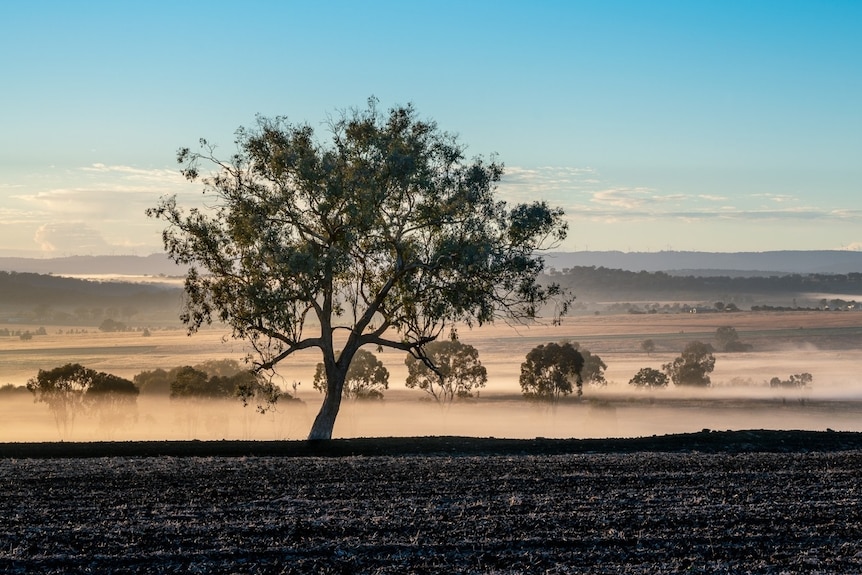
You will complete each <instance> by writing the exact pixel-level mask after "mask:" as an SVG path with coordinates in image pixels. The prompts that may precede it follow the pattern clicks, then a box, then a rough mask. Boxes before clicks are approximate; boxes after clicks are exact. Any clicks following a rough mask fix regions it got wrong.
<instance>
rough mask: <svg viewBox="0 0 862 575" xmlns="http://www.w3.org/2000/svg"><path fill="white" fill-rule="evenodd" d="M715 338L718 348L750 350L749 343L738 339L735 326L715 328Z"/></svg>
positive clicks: (728, 350)
mask: <svg viewBox="0 0 862 575" xmlns="http://www.w3.org/2000/svg"><path fill="white" fill-rule="evenodd" d="M715 339H716V340H717V341H718V348H719V349H721V350H724V351H727V352H738V351H751V349H752V345H751V344H749V343H743V342H741V341H739V334H738V333H737V332H736V328H733V327H730V326H722V327H720V328H718V329H716V330H715Z"/></svg>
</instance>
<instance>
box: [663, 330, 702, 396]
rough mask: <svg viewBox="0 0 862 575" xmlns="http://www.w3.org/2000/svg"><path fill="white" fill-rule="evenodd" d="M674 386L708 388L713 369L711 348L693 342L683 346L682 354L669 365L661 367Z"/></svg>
mask: <svg viewBox="0 0 862 575" xmlns="http://www.w3.org/2000/svg"><path fill="white" fill-rule="evenodd" d="M662 369H663V370H664V371H665V373H667V375H668V377H669V378H670V379H671V381H673V383H674V385H686V386H698V387H708V386H709V385H710V383H711V382H710V379H709V374H710V373H712V370H713V369H715V356H714V355H713V354H712V346H711V345H709V344H705V343H702V342H699V341H693V342H691V343H689V344H688V345H686V346H685V348H684V349H683V350H682V353H681V354H680V355H679V357H677V358H676V359H674V360H673V361H672V362H670V363H666V364H664V365H663V366H662Z"/></svg>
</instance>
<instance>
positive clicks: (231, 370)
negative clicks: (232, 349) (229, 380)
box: [194, 358, 246, 377]
mask: <svg viewBox="0 0 862 575" xmlns="http://www.w3.org/2000/svg"><path fill="white" fill-rule="evenodd" d="M194 368H195V369H197V370H200V371H203V372H204V373H206V374H207V375H209V376H214V375H217V376H221V377H229V376H231V375H236V374H238V373H240V372H242V371H246V368H245V367H244V366H243V365H242V364H240V362H239V361H238V360H236V359H233V358H226V359H208V360H206V361H202V362H201V363H198V364H196V365H195V366H194Z"/></svg>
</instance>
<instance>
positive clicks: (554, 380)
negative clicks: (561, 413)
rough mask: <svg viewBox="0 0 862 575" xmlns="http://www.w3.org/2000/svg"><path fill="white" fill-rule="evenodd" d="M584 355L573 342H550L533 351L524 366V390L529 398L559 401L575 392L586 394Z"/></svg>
mask: <svg viewBox="0 0 862 575" xmlns="http://www.w3.org/2000/svg"><path fill="white" fill-rule="evenodd" d="M583 369H584V356H583V355H581V353H580V352H579V351H578V350H577V348H576V347H575V346H573V345H572V344H571V343H568V342H566V343H562V344H559V343H548V344H543V345H539V346H537V347H535V348H533V349H532V350H531V351H530V352H529V353H528V354H527V359H526V361H524V363H522V364H521V377H520V384H521V391H522V393H523V394H524V396H525V397H527V398H528V399H538V400H542V401H551V402H556V401H558V400H559V398H560V397H562V396H565V395H569V394H571V393H572V390H573V384H574V386H576V388H577V395H578V397H580V396H581V395H582V393H583V391H582V387H583V380H582V378H581V372H582V371H583Z"/></svg>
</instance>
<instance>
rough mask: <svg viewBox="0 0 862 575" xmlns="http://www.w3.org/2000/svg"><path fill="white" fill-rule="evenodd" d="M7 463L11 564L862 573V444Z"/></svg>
mask: <svg viewBox="0 0 862 575" xmlns="http://www.w3.org/2000/svg"><path fill="white" fill-rule="evenodd" d="M351 454H352V455H351ZM286 455H291V456H295V457H285V456H286ZM0 456H2V458H0V486H2V493H0V572H2V573H105V572H124V573H213V572H218V573H679V572H692V573H749V572H750V573H860V572H862V473H860V469H862V439H860V434H853V433H849V434H848V433H837V432H823V433H810V432H766V431H745V432H721V433H716V432H703V433H696V434H690V435H679V436H666V437H653V438H642V439H632V440H601V441H599V440H595V441H578V440H566V441H552V440H532V441H504V440H488V439H470V438H407V439H366V440H343V441H336V442H326V443H322V444H309V443H307V442H277V443H275V442H274V443H259V442H250V443H249V442H179V443H176V442H165V443H117V444H103V443H97V444H6V445H2V446H0Z"/></svg>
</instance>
